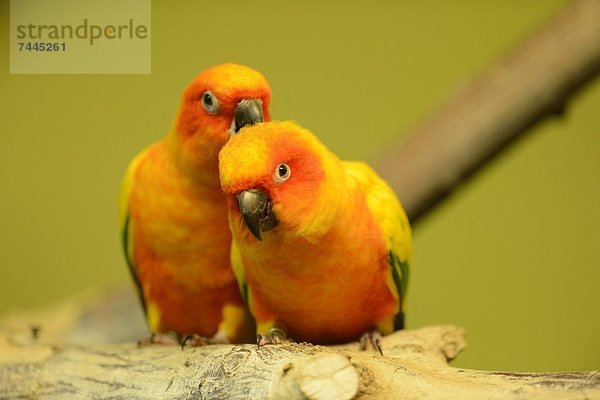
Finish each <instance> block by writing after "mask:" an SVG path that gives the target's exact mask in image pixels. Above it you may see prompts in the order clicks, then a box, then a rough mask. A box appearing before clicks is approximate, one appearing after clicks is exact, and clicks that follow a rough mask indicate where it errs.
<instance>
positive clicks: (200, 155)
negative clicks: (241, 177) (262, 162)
mask: <svg viewBox="0 0 600 400" xmlns="http://www.w3.org/2000/svg"><path fill="white" fill-rule="evenodd" d="M270 102H271V88H270V87H269V83H268V82H267V80H266V79H265V78H264V76H263V75H262V74H261V73H260V72H258V71H256V70H254V69H252V68H249V67H246V66H243V65H238V64H222V65H217V66H214V67H211V68H208V69H206V70H205V71H203V72H202V73H201V74H200V75H198V76H197V77H196V79H194V81H192V83H190V84H189V85H188V87H187V88H186V90H185V92H184V93H183V97H182V100H181V105H180V107H179V113H178V115H177V118H176V120H175V123H174V127H173V128H174V129H173V131H172V132H173V134H172V135H171V138H172V139H173V140H171V148H172V149H173V150H174V151H173V153H174V154H175V157H176V161H177V163H178V165H179V166H180V167H182V168H183V169H184V170H188V171H190V172H191V173H192V174H194V175H198V174H199V175H203V174H204V175H206V177H213V179H215V180H216V183H217V184H218V178H217V177H216V169H217V166H218V154H219V150H220V149H221V147H222V146H223V145H224V144H225V142H227V140H228V139H229V138H230V137H231V136H234V135H235V134H236V133H237V132H238V131H239V130H240V129H241V128H242V127H243V126H246V125H252V124H256V123H258V122H263V121H268V120H269V119H270V117H269V103H270ZM207 172H208V173H207Z"/></svg>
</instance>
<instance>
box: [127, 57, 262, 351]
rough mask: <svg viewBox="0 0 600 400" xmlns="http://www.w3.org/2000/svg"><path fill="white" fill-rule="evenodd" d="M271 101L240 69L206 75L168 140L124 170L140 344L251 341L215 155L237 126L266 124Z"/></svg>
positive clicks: (186, 98)
mask: <svg viewBox="0 0 600 400" xmlns="http://www.w3.org/2000/svg"><path fill="white" fill-rule="evenodd" d="M270 101H271V90H270V87H269V84H268V83H267V81H266V79H265V78H264V77H263V75H262V74H260V73H259V72H258V71H256V70H254V69H251V68H249V67H246V66H242V65H237V64H223V65H217V66H214V67H211V68H208V69H207V70H205V71H203V72H202V73H201V74H200V75H199V76H198V77H196V78H195V79H194V80H193V81H192V82H191V83H190V84H189V86H188V87H187V89H186V90H185V91H184V93H183V96H182V100H181V104H180V107H179V110H178V112H177V115H176V118H175V121H174V123H173V125H172V128H171V129H170V131H169V132H168V133H167V135H166V136H165V137H164V138H163V139H162V140H160V141H159V142H157V143H154V144H152V145H150V146H149V147H148V148H146V149H145V150H143V151H142V152H141V153H140V154H138V155H137V156H136V157H135V158H134V160H133V161H132V162H131V163H130V165H129V168H128V170H127V173H126V175H125V178H124V180H123V185H122V194H121V201H120V225H121V234H122V243H123V247H124V251H125V256H126V260H127V262H128V265H129V267H130V270H131V272H132V275H133V278H134V281H135V282H136V284H137V286H138V288H139V292H140V295H141V299H142V304H143V307H144V311H145V314H146V319H147V322H148V326H149V328H150V331H151V332H152V333H153V336H152V337H151V339H149V340H147V341H149V342H151V343H170V342H173V341H174V340H173V339H172V334H175V336H176V337H178V338H179V341H181V338H182V337H184V336H187V335H193V336H194V337H199V338H201V340H204V339H206V340H209V341H213V342H224V343H240V342H247V341H248V340H251V339H252V338H253V337H254V332H253V331H254V323H253V320H252V318H251V316H250V315H249V314H248V312H247V309H246V308H245V305H244V303H243V301H242V298H241V297H240V294H239V291H238V289H237V284H236V280H235V277H234V275H233V272H232V269H231V265H230V258H229V253H230V247H231V234H230V232H229V229H228V223H227V206H226V204H225V199H224V197H223V194H222V192H221V190H220V184H219V175H218V153H219V151H220V149H221V147H222V146H223V145H224V144H225V143H226V142H227V140H228V139H229V137H230V136H231V135H233V134H235V133H236V132H237V131H238V130H239V129H240V128H241V127H243V126H245V125H251V124H254V123H258V122H262V121H268V120H269V111H268V107H269V103H270ZM147 341H146V342H147Z"/></svg>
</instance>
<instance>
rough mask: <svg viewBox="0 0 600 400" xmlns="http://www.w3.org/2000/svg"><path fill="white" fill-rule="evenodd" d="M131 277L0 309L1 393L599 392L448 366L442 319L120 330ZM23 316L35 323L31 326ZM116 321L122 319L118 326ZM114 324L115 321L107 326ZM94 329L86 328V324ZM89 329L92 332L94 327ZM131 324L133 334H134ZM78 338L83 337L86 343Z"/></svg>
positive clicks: (542, 377)
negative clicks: (178, 334) (260, 329)
mask: <svg viewBox="0 0 600 400" xmlns="http://www.w3.org/2000/svg"><path fill="white" fill-rule="evenodd" d="M131 310H139V305H138V304H137V299H136V297H135V295H134V294H133V290H132V288H131V287H130V286H128V287H127V288H119V289H117V290H113V291H109V292H98V293H88V294H86V295H83V296H78V297H76V298H74V299H71V300H68V301H64V302H62V303H61V304H59V305H56V306H54V307H50V308H47V309H45V310H43V311H40V312H30V313H16V314H14V315H13V316H9V317H7V318H5V319H4V320H2V321H0V398H1V399H17V398H19V399H20V398H44V399H55V398H56V399H64V398H69V397H77V398H112V399H132V398H144V399H153V398H160V399H183V398H185V399H188V398H189V399H196V398H202V399H308V398H310V399H352V398H356V399H388V398H403V399H420V398H424V397H427V398H428V399H447V398H490V397H499V398H503V399H554V398H561V399H582V398H586V397H587V398H598V397H600V374H598V372H569V373H525V372H490V371H473V370H465V369H457V368H451V367H450V366H449V365H448V361H449V360H452V359H454V358H455V357H456V356H457V355H458V354H459V353H460V352H461V351H462V350H463V349H464V347H465V346H466V344H465V340H464V332H463V330H462V329H461V328H457V327H455V326H452V325H443V326H431V327H426V328H422V329H417V330H406V331H399V332H396V333H394V334H392V335H389V336H386V337H384V338H383V351H384V356H383V357H382V356H380V355H379V354H378V353H377V352H376V351H375V350H373V349H370V350H367V351H359V345H358V344H357V343H352V344H348V345H342V346H329V347H324V346H313V345H310V344H285V345H274V346H265V347H262V348H260V349H257V348H256V345H253V344H248V345H237V346H234V345H211V346H204V347H199V348H186V349H184V350H183V351H182V350H181V349H179V348H178V347H175V346H159V345H156V346H150V347H143V348H138V347H137V346H136V344H135V342H128V343H118V344H114V343H113V344H110V343H104V344H98V342H99V339H102V337H103V338H104V341H110V340H120V339H122V338H124V337H125V336H126V332H127V331H129V332H130V334H131V333H132V332H134V331H136V330H137V329H141V330H142V332H137V334H142V335H143V334H146V332H145V328H144V327H143V325H141V321H139V320H138V317H137V316H135V317H134V319H133V321H129V322H126V318H125V316H127V318H131V317H132V313H131ZM31 324H35V325H37V326H39V331H38V330H35V332H36V335H37V337H34V335H33V334H32V333H33V331H32V330H31V329H30V327H31ZM120 325H121V326H120ZM115 331H116V332H115ZM92 332H96V333H92ZM98 332H100V333H98ZM138 338H140V336H137V337H135V339H138ZM86 343H87V344H86Z"/></svg>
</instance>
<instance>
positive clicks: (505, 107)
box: [374, 0, 600, 225]
mask: <svg viewBox="0 0 600 400" xmlns="http://www.w3.org/2000/svg"><path fill="white" fill-rule="evenodd" d="M599 72H600V1H598V0H575V1H572V2H571V3H570V4H568V5H567V6H566V7H565V9H564V10H562V11H561V12H560V13H559V14H558V15H557V16H556V17H555V18H554V19H552V20H550V21H549V22H548V23H547V24H546V25H544V26H543V27H542V28H541V29H539V30H538V31H537V32H535V33H534V34H533V35H532V36H531V37H530V38H528V39H527V40H525V41H523V42H522V43H521V44H520V45H519V46H518V47H517V48H515V49H513V50H512V51H510V52H509V53H508V54H507V55H506V57H504V58H503V59H501V60H499V61H498V62H497V63H495V64H493V65H492V66H490V67H489V68H488V69H487V70H486V71H484V72H483V73H481V74H480V76H479V77H477V78H475V79H473V80H472V81H470V82H468V83H466V85H465V86H464V87H462V88H461V89H460V90H458V91H457V92H456V93H455V94H454V95H453V96H452V97H451V98H450V99H449V100H448V102H447V103H446V104H444V105H443V106H441V107H440V109H439V110H438V111H437V112H435V113H434V114H433V115H431V116H429V117H428V118H427V119H426V120H425V121H424V122H423V123H422V124H421V125H419V126H418V127H417V128H416V129H415V130H414V131H413V132H410V133H409V134H408V136H407V138H406V139H405V140H403V141H402V142H400V143H398V144H397V145H396V146H393V147H392V149H391V150H390V151H389V152H387V153H386V154H385V155H384V156H383V157H381V158H380V159H378V160H377V161H376V162H375V163H374V167H375V169H376V170H377V171H378V173H379V174H380V175H381V176H382V177H383V178H384V179H385V180H386V181H387V182H388V183H389V184H390V185H391V187H392V188H393V189H394V190H395V191H396V193H398V196H399V197H400V200H401V201H402V204H403V205H404V208H405V209H406V211H407V213H408V216H409V219H410V220H411V223H412V224H413V225H414V224H415V223H417V221H418V219H419V218H420V217H421V216H422V215H424V214H425V213H426V212H427V211H428V210H429V209H430V208H432V207H433V206H435V205H436V204H438V203H439V202H441V201H442V200H443V199H445V198H446V197H447V196H448V195H449V194H450V193H451V192H452V191H453V190H455V189H456V188H457V187H458V186H459V185H460V184H461V183H462V182H463V181H464V180H465V179H467V178H468V177H469V176H470V175H471V174H473V173H474V172H475V171H477V170H478V169H479V168H480V167H481V166H482V165H484V164H485V163H487V162H488V161H489V160H490V159H492V157H494V156H495V155H496V154H498V153H499V152H500V151H501V150H502V149H503V148H505V147H506V146H507V145H508V144H510V143H513V141H514V139H515V138H517V137H518V136H519V135H521V134H523V133H526V132H527V131H529V130H530V128H531V127H532V126H533V125H534V124H536V123H538V122H540V121H542V120H543V119H545V118H546V117H548V116H552V115H561V114H562V113H564V111H565V108H566V105H567V103H568V101H569V100H570V99H572V98H573V96H574V94H575V93H577V92H578V91H579V89H581V88H582V87H583V86H584V85H585V84H586V83H588V82H589V81H590V80H591V79H593V78H594V77H595V76H597V75H598V73H599Z"/></svg>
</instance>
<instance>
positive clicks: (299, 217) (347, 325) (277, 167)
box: [219, 121, 412, 352]
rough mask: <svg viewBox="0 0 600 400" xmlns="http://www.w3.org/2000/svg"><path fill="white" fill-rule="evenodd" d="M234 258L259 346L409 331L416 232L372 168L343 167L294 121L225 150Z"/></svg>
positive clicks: (245, 135)
mask: <svg viewBox="0 0 600 400" xmlns="http://www.w3.org/2000/svg"><path fill="white" fill-rule="evenodd" d="M219 173H220V178H221V187H222V189H223V192H224V193H225V196H226V199H227V205H228V208H229V226H230V229H231V232H232V236H233V242H232V250H231V260H232V267H233V269H234V272H235V274H236V278H237V280H238V284H239V287H240V292H241V293H242V296H243V297H244V299H245V301H246V302H247V304H248V306H249V309H250V311H251V313H252V314H253V315H254V317H255V319H256V324H257V341H258V345H259V347H260V346H261V345H263V344H270V343H278V342H279V341H281V340H282V339H283V338H284V337H288V336H289V337H291V338H293V339H294V340H298V341H306V342H310V343H314V344H335V343H345V342H349V341H353V340H360V341H361V345H362V347H363V348H364V347H366V344H367V343H371V344H373V346H374V347H376V348H377V349H379V351H380V352H381V335H387V334H390V333H392V332H394V331H395V330H398V329H401V328H403V326H404V307H405V299H406V297H405V296H406V287H407V282H408V267H409V264H410V262H411V256H412V239H411V228H410V224H409V221H408V218H407V216H406V213H405V212H404V210H403V208H402V206H401V205H400V202H399V201H398V199H397V197H396V195H395V194H394V192H393V191H392V189H391V188H390V187H389V186H388V185H387V184H386V183H385V182H384V181H383V180H382V179H381V178H379V177H378V176H377V175H376V173H375V172H374V171H373V170H372V169H371V168H370V167H369V166H367V165H366V164H365V163H362V162H355V161H354V162H352V161H341V160H340V159H339V158H338V157H337V156H336V155H335V154H333V153H332V152H331V151H329V150H328V149H327V148H326V147H325V146H324V145H323V144H322V143H321V142H319V140H318V139H317V138H316V137H315V136H314V135H313V134H312V133H311V132H309V131H308V130H307V129H304V128H302V127H300V126H299V125H298V124H296V123H294V122H289V121H284V122H265V123H259V124H256V125H253V126H248V127H245V128H243V129H241V130H240V132H238V134H236V135H235V136H234V137H232V138H231V139H230V140H229V142H228V143H227V144H226V145H225V146H224V147H223V148H222V150H221V152H220V154H219Z"/></svg>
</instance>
